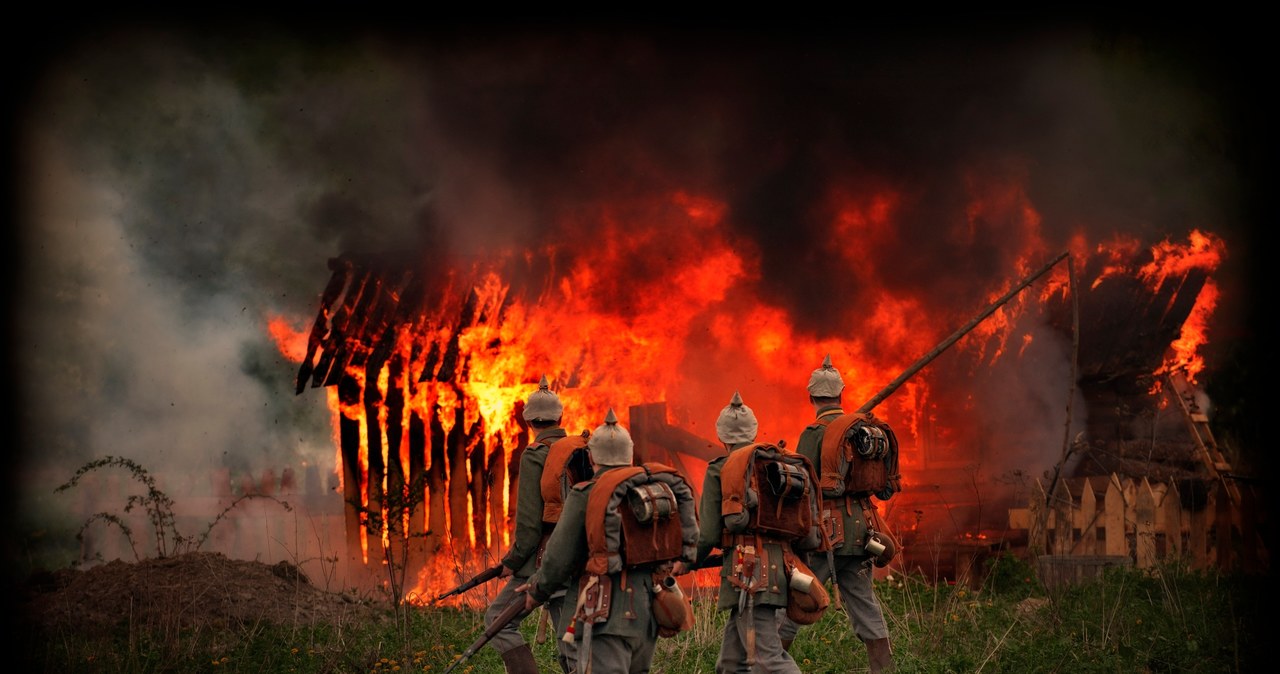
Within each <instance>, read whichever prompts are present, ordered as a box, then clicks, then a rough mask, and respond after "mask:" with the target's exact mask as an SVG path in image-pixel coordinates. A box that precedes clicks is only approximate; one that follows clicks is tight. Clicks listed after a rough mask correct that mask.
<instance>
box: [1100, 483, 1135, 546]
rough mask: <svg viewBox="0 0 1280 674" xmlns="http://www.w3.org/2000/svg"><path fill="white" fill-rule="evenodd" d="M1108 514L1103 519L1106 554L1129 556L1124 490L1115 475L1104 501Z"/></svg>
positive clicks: (1108, 485) (1108, 484)
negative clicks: (1126, 537)
mask: <svg viewBox="0 0 1280 674" xmlns="http://www.w3.org/2000/svg"><path fill="white" fill-rule="evenodd" d="M1103 503H1104V504H1105V508H1106V513H1105V514H1104V515H1103V517H1102V523H1103V527H1105V529H1106V531H1105V535H1106V545H1105V548H1106V553H1107V554H1108V555H1124V556H1126V557H1127V556H1129V543H1128V541H1127V540H1126V539H1125V533H1126V532H1125V516H1124V514H1125V499H1124V490H1123V489H1122V488H1121V486H1120V478H1119V477H1117V476H1116V475H1115V474H1114V473H1113V474H1112V475H1111V481H1110V482H1109V483H1107V496H1106V499H1104V501H1103Z"/></svg>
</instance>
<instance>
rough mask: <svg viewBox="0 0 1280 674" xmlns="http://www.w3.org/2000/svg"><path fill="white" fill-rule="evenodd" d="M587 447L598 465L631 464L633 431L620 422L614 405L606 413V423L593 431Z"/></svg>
mask: <svg viewBox="0 0 1280 674" xmlns="http://www.w3.org/2000/svg"><path fill="white" fill-rule="evenodd" d="M587 449H588V450H590V452H591V461H592V462H594V463H595V464H596V465H597V466H630V465H631V461H632V457H633V456H634V449H635V443H634V442H632V440H631V433H630V432H628V431H627V429H626V428H624V427H623V426H622V425H621V424H619V423H618V417H617V415H615V414H614V413H613V408H612V407H610V408H609V413H608V414H607V415H605V417H604V423H603V424H600V426H599V427H598V428H596V430H595V431H593V432H592V433H591V438H590V439H588V440H587Z"/></svg>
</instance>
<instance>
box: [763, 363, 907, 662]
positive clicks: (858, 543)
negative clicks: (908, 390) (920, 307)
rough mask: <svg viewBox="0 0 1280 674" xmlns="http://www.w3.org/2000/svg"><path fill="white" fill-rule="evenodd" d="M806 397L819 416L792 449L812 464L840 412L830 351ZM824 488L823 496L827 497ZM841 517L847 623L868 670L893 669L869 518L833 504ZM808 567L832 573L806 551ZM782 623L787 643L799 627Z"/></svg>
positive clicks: (840, 382)
mask: <svg viewBox="0 0 1280 674" xmlns="http://www.w3.org/2000/svg"><path fill="white" fill-rule="evenodd" d="M808 389H809V402H810V403H811V404H812V405H813V409H814V413H815V414H816V415H817V418H816V419H815V421H814V422H813V423H812V424H809V425H808V426H806V427H805V429H804V430H803V431H801V433H800V440H799V442H797V443H796V452H797V453H799V454H803V455H805V456H806V457H808V459H809V461H810V462H812V464H813V465H814V466H815V467H818V466H821V465H822V456H821V454H822V451H821V450H822V437H823V434H824V432H825V431H826V429H827V425H828V424H830V423H831V422H832V421H834V420H835V419H836V418H837V417H839V416H841V415H843V414H844V410H843V409H842V407H841V404H842V403H841V399H842V393H843V392H844V379H843V378H841V376H840V371H839V370H837V369H836V368H835V367H834V366H832V364H831V355H830V354H828V355H827V356H826V358H825V359H823V361H822V366H821V367H819V368H818V369H816V370H814V371H813V373H812V375H810V377H809V386H808ZM827 496H828V494H827V493H825V492H824V493H823V497H824V498H825V497H827ZM834 510H838V511H839V512H840V513H841V517H842V519H843V520H844V534H845V535H844V544H843V545H841V546H840V547H839V548H837V549H836V550H835V551H834V555H833V556H834V560H835V585H836V586H837V587H838V588H839V590H840V605H841V606H843V607H844V610H845V613H846V614H847V615H848V617H849V624H850V626H852V627H853V632H854V634H855V635H856V636H857V637H858V639H860V640H861V641H862V642H863V643H864V644H866V645H867V660H868V662H869V664H870V669H871V674H881V673H882V672H890V671H893V656H892V653H891V652H890V649H889V626H888V625H887V624H886V623H885V620H884V612H883V611H882V610H881V608H880V601H879V599H877V598H876V593H875V587H874V586H873V585H872V564H873V563H874V558H873V556H872V555H870V554H868V553H867V552H866V550H864V549H863V542H864V541H865V540H866V538H867V522H866V518H865V517H864V516H863V512H862V510H861V509H858V508H853V509H852V510H853V513H852V514H849V512H848V511H847V510H846V509H845V508H835V509H834ZM809 568H811V569H813V572H814V576H815V577H816V578H817V579H818V581H819V582H824V583H825V582H826V581H827V579H828V578H831V573H832V569H831V566H830V564H829V563H828V560H827V557H826V555H823V554H815V555H810V558H809ZM780 621H781V624H780V625H779V628H778V631H779V633H780V634H781V636H782V641H783V645H784V647H786V648H790V646H791V642H792V640H794V639H795V635H796V632H797V631H798V629H799V626H798V625H796V624H795V623H794V622H792V621H791V620H790V619H788V618H787V617H786V616H785V615H780Z"/></svg>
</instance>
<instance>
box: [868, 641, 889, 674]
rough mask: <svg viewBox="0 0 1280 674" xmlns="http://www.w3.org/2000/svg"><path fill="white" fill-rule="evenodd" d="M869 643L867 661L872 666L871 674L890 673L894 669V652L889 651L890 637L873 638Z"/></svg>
mask: <svg viewBox="0 0 1280 674" xmlns="http://www.w3.org/2000/svg"><path fill="white" fill-rule="evenodd" d="M866 644H867V663H868V664H869V665H870V666H871V674H889V672H892V671H893V653H891V652H890V651H889V640H888V639H871V640H868V641H867V642H866Z"/></svg>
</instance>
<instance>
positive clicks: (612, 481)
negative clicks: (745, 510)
mask: <svg viewBox="0 0 1280 674" xmlns="http://www.w3.org/2000/svg"><path fill="white" fill-rule="evenodd" d="M586 525H587V555H588V556H587V564H586V573H585V574H584V576H583V581H582V585H581V586H580V588H579V598H578V605H579V607H578V612H577V617H578V619H582V620H584V622H587V621H591V622H603V621H604V620H606V619H607V618H608V612H609V607H610V604H611V603H612V599H611V598H610V597H609V596H608V593H609V588H610V586H611V585H610V583H609V582H608V581H602V580H601V579H602V578H603V577H604V576H607V575H609V574H614V573H623V574H624V576H625V574H626V573H627V572H629V571H631V570H633V569H637V568H638V567H643V568H646V569H650V570H654V569H659V570H658V571H656V572H655V575H654V577H653V583H654V589H655V590H656V591H657V592H656V594H655V596H654V601H653V602H652V606H653V613H654V617H655V619H656V620H657V622H658V627H659V634H661V635H662V636H674V635H675V634H676V633H678V632H681V631H684V630H686V629H689V628H690V627H692V626H693V608H692V606H691V605H690V604H689V602H688V600H687V599H685V598H683V597H681V596H680V595H679V594H678V593H673V592H672V591H671V590H672V589H673V588H672V587H671V585H670V584H669V583H667V582H666V581H667V579H668V578H669V577H670V569H669V567H667V565H666V563H667V562H674V561H676V560H681V559H683V560H685V561H692V560H693V558H694V556H695V554H696V553H697V545H698V512H697V502H696V500H695V499H694V495H693V490H692V489H690V487H689V484H688V483H687V482H685V480H684V478H683V477H681V476H680V473H679V472H677V471H676V469H675V468H672V467H670V466H667V465H664V464H660V463H644V464H641V465H639V466H626V467H622V468H613V469H611V470H608V471H605V472H604V473H602V474H600V475H598V476H597V477H596V479H595V487H594V488H593V489H592V490H591V493H590V495H588V497H587V511H586ZM661 569H665V570H661ZM624 582H629V581H627V580H625V579H624ZM669 599H674V601H667V600H669Z"/></svg>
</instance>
